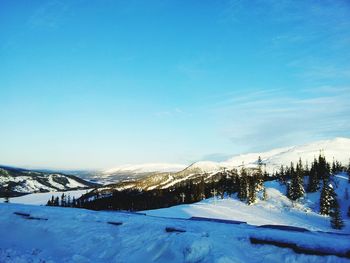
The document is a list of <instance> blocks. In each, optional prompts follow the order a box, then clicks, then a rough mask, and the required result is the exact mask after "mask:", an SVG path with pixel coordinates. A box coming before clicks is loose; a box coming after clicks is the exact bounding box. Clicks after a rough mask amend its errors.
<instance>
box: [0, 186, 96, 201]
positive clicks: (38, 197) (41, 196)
mask: <svg viewBox="0 0 350 263" xmlns="http://www.w3.org/2000/svg"><path fill="white" fill-rule="evenodd" d="M91 190H92V189H84V190H73V191H64V192H47V193H33V194H27V195H22V196H17V197H12V198H10V199H9V201H10V202H11V203H14V204H27V205H46V204H47V201H48V200H49V199H51V197H52V196H54V197H61V195H62V194H65V195H66V196H70V197H71V198H73V197H74V198H79V197H81V196H82V195H83V194H85V193H87V192H88V191H91ZM4 201H5V198H0V203H3V202H4Z"/></svg>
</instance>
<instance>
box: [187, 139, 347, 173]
mask: <svg viewBox="0 0 350 263" xmlns="http://www.w3.org/2000/svg"><path fill="white" fill-rule="evenodd" d="M320 151H322V153H323V154H324V156H325V157H326V159H327V160H328V161H332V160H333V158H334V159H335V160H338V161H340V162H342V163H343V164H345V165H347V164H348V163H349V158H350V139H348V138H335V139H332V140H323V141H318V142H313V143H309V144H305V145H300V146H291V147H285V148H279V149H273V150H271V151H267V152H260V153H249V154H241V155H238V156H234V157H232V158H230V159H228V160H227V161H224V162H197V163H194V164H192V165H191V166H190V167H189V168H187V169H193V167H196V168H198V169H201V170H203V171H205V172H214V171H220V170H222V169H223V168H228V169H232V168H237V167H240V166H242V164H244V165H245V166H246V167H255V166H256V165H257V160H258V158H259V156H260V157H261V158H262V161H263V163H264V164H266V170H267V171H268V172H273V171H275V170H278V169H279V168H280V166H281V165H290V162H294V163H296V162H297V161H298V160H299V158H301V159H302V160H303V162H308V163H309V164H310V163H311V162H312V161H313V160H314V158H315V157H316V158H317V157H318V156H319V154H320Z"/></svg>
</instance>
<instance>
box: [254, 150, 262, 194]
mask: <svg viewBox="0 0 350 263" xmlns="http://www.w3.org/2000/svg"><path fill="white" fill-rule="evenodd" d="M262 166H263V162H262V160H261V157H260V156H259V158H258V170H257V172H256V174H255V176H256V184H257V188H258V189H262V188H263V186H264V185H263V183H264V174H263V170H262Z"/></svg>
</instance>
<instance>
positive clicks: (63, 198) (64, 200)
mask: <svg viewBox="0 0 350 263" xmlns="http://www.w3.org/2000/svg"><path fill="white" fill-rule="evenodd" d="M61 206H66V195H65V194H64V193H62V195H61Z"/></svg>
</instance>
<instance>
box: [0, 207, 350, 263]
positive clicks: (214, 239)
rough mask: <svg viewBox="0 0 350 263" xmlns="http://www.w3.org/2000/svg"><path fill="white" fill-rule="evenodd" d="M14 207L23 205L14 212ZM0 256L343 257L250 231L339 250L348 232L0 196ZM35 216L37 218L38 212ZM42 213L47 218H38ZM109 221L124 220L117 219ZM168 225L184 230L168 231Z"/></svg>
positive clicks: (62, 261) (78, 259) (226, 262)
mask: <svg viewBox="0 0 350 263" xmlns="http://www.w3.org/2000/svg"><path fill="white" fill-rule="evenodd" d="M15 212H17V213H18V212H20V213H28V214H30V217H32V218H36V219H32V220H29V219H28V218H29V217H28V216H20V215H16V214H14V213H15ZM0 214H1V220H0V236H1V237H2V238H1V239H0V262H3V263H22V262H25V263H27V262H50V263H56V262H57V263H58V262H59V263H68V262H69V263H71V262H72V263H74V262H75V263H89V262H91V263H92V262H93V263H102V262H103V263H105V262H121V263H122V262H128V263H134V262H135V263H136V262H137V263H138V262H143V263H148V262H164V263H165V262H167V263H168V262H169V263H172V262H174V263H175V262H176V263H178V262H188V263H195V262H202V263H212V262H217V263H232V262H234V263H237V262H252V263H255V262H276V263H277V262H329V263H331V262H348V259H346V258H343V257H337V256H322V257H321V256H315V255H306V254H296V253H295V252H294V251H293V250H291V249H287V248H279V247H275V246H270V245H254V244H251V242H250V237H254V238H264V239H266V238H273V239H278V240H280V241H283V242H294V243H297V244H298V245H301V246H305V247H307V248H309V249H310V248H311V249H317V250H318V251H331V252H332V253H337V254H342V255H344V254H345V252H346V251H347V250H348V248H349V245H350V239H349V238H348V236H343V235H334V234H327V233H311V232H290V231H289V232H286V231H282V230H274V229H263V228H256V227H254V226H249V225H245V224H243V225H232V224H222V223H215V222H201V221H191V220H181V219H168V218H158V217H149V216H144V215H135V214H127V213H118V212H96V211H88V210H83V209H72V208H59V207H41V206H28V205H14V204H0ZM40 218H41V219H42V220H40ZM44 219H46V220H44ZM108 222H115V223H122V224H121V225H115V224H109V223H108ZM167 227H172V228H176V229H181V230H184V231H186V232H182V233H176V232H172V233H171V232H166V231H165V229H166V228H167Z"/></svg>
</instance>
